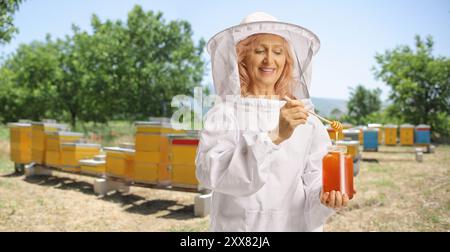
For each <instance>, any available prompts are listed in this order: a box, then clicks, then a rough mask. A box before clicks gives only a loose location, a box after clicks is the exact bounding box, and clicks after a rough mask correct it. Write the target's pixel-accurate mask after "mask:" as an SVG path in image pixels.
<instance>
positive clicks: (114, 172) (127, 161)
mask: <svg viewBox="0 0 450 252" xmlns="http://www.w3.org/2000/svg"><path fill="white" fill-rule="evenodd" d="M104 150H105V152H106V174H107V175H108V176H111V177H116V178H123V179H127V180H132V179H133V177H134V158H135V150H133V149H125V148H120V147H106V148H104Z"/></svg>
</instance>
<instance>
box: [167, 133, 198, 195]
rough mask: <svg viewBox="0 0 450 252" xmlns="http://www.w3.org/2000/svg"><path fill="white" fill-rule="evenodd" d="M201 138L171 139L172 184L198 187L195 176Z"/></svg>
mask: <svg viewBox="0 0 450 252" xmlns="http://www.w3.org/2000/svg"><path fill="white" fill-rule="evenodd" d="M198 143H199V140H198V139H197V138H188V137H186V138H172V139H171V140H170V155H169V156H170V170H171V174H172V186H174V187H182V188H197V186H198V180H197V178H196V176H195V156H196V152H197V147H198Z"/></svg>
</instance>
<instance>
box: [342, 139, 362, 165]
mask: <svg viewBox="0 0 450 252" xmlns="http://www.w3.org/2000/svg"><path fill="white" fill-rule="evenodd" d="M336 145H342V146H345V147H346V148H347V154H349V155H351V156H352V159H353V162H355V161H357V160H359V159H361V153H360V151H359V141H347V140H344V141H337V142H336Z"/></svg>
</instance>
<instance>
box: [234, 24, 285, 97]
mask: <svg viewBox="0 0 450 252" xmlns="http://www.w3.org/2000/svg"><path fill="white" fill-rule="evenodd" d="M262 35H267V34H263V33H259V34H254V35H251V36H249V37H247V38H246V39H244V40H241V41H240V42H239V43H238V44H237V45H236V53H237V57H238V69H239V80H240V82H241V95H242V96H244V97H245V96H248V95H249V92H250V88H251V87H250V76H249V74H248V69H247V67H246V65H245V59H246V58H247V56H248V54H249V52H250V51H251V50H252V49H253V46H254V45H255V43H256V41H257V40H258V39H259V38H260V36H262ZM270 35H272V34H270ZM280 38H282V39H283V49H284V50H283V51H284V52H286V62H285V65H284V69H283V72H282V73H281V75H280V78H279V79H278V80H277V82H275V87H274V89H275V94H276V95H278V96H280V97H284V96H286V95H287V96H289V97H290V98H294V97H293V95H292V88H293V83H294V78H293V74H292V72H293V58H292V55H291V51H290V49H289V47H288V42H287V41H286V40H285V39H284V38H283V37H281V36H280Z"/></svg>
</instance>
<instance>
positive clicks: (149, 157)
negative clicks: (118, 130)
mask: <svg viewBox="0 0 450 252" xmlns="http://www.w3.org/2000/svg"><path fill="white" fill-rule="evenodd" d="M183 132H184V131H181V130H175V129H173V128H172V127H171V125H170V123H169V119H166V118H165V119H158V121H151V122H136V136H135V143H136V160H135V162H136V163H135V178H134V179H135V181H138V182H142V183H152V184H153V183H158V184H169V183H170V173H169V172H168V170H167V167H168V164H169V157H168V151H169V138H168V135H169V134H181V133H183Z"/></svg>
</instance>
